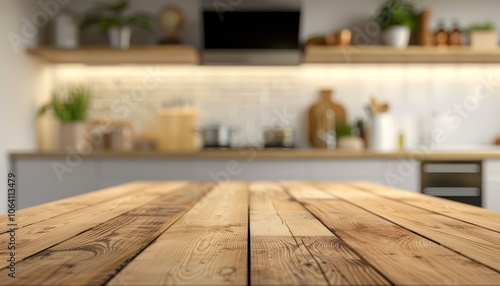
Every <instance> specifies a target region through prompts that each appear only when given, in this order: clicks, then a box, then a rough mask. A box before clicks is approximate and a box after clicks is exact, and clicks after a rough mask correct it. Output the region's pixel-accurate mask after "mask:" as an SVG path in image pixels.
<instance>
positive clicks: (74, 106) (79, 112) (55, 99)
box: [38, 86, 92, 122]
mask: <svg viewBox="0 0 500 286" xmlns="http://www.w3.org/2000/svg"><path fill="white" fill-rule="evenodd" d="M91 94H92V93H91V91H90V89H88V88H87V87H84V86H75V87H71V88H69V90H68V92H67V95H66V96H63V95H62V93H61V92H54V93H53V94H52V101H51V102H49V103H48V104H46V105H44V106H42V108H40V110H39V112H38V115H42V114H44V113H45V112H47V111H48V110H50V109H52V110H53V111H54V113H55V114H56V116H57V117H58V118H59V120H61V122H74V121H84V120H85V119H86V118H87V109H88V106H89V101H90V97H91Z"/></svg>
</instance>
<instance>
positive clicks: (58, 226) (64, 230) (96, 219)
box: [0, 182, 182, 269]
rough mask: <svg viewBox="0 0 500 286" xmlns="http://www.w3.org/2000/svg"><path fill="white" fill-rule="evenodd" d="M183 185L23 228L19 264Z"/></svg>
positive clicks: (3, 238)
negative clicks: (20, 261)
mask: <svg viewBox="0 0 500 286" xmlns="http://www.w3.org/2000/svg"><path fill="white" fill-rule="evenodd" d="M181 185H182V184H181V183H178V182H175V183H159V184H154V185H152V186H151V187H145V188H144V189H141V190H140V191H138V192H137V193H134V194H133V195H128V196H124V197H118V198H116V199H113V200H110V201H106V202H103V203H98V204H95V205H92V206H89V207H87V208H84V209H79V210H75V211H73V212H69V213H65V214H64V215H59V216H57V217H53V218H51V219H49V220H45V221H41V222H38V223H34V224H32V225H30V226H27V227H24V228H21V229H19V230H17V232H16V236H17V244H18V250H17V256H16V257H17V260H18V261H19V260H22V259H24V258H26V257H28V256H31V255H33V254H35V253H37V252H39V251H42V250H44V249H46V248H49V247H51V246H53V245H55V244H57V243H59V242H61V241H63V240H66V239H68V238H71V237H73V236H75V235H77V234H79V233H81V232H83V231H86V230H88V229H90V228H92V227H95V226H96V225H98V224H100V223H103V222H106V221H108V220H110V219H112V218H114V217H116V216H119V215H121V214H123V213H125V212H127V211H130V210H132V209H134V208H137V207H138V206H140V205H143V204H145V203H148V202H150V201H152V200H155V199H156V197H157V196H158V195H159V194H164V193H167V192H170V191H172V190H174V189H176V188H178V187H179V186H181ZM9 238H10V237H9V233H4V234H1V235H0V245H7V243H8V241H9ZM9 252H10V251H9V250H8V249H7V248H3V249H0V256H1V257H6V256H7V255H8V253H9ZM7 265H8V263H7V261H6V260H2V261H0V269H1V268H4V267H6V266H7Z"/></svg>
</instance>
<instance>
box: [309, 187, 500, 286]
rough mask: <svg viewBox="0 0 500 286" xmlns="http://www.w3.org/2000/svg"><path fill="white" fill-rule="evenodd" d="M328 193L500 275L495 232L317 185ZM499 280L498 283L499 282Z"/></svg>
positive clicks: (358, 192) (353, 190)
mask: <svg viewBox="0 0 500 286" xmlns="http://www.w3.org/2000/svg"><path fill="white" fill-rule="evenodd" d="M318 185H319V186H321V187H323V189H324V190H325V191H326V192H328V193H329V194H331V195H333V196H336V197H338V198H342V199H344V200H347V201H349V202H350V203H352V204H354V205H356V206H358V207H361V208H363V209H365V210H367V211H369V212H371V213H373V214H375V215H378V216H380V217H382V218H384V219H386V220H388V221H390V222H392V223H394V224H397V225H399V226H401V227H403V228H406V229H408V230H410V231H412V232H415V233H418V234H419V235H421V236H423V237H426V238H428V239H430V240H432V241H435V242H437V243H439V244H441V245H443V246H444V247H447V248H448V249H450V250H452V251H455V252H456V253H458V254H461V255H463V256H466V257H468V258H470V259H473V260H475V261H477V262H478V263H481V264H483V265H485V266H487V267H490V268H491V269H494V270H495V271H498V272H500V259H498V257H500V236H498V233H497V232H494V231H491V230H489V229H485V228H482V227H478V226H476V225H474V224H470V223H467V222H463V221H460V220H456V219H452V218H450V217H447V216H443V215H441V214H437V213H434V212H431V211H428V210H425V209H421V208H417V207H414V206H411V205H407V204H402V203H399V202H397V201H393V200H390V199H387V198H384V197H381V196H377V195H376V194H373V193H371V192H365V191H362V190H358V189H356V188H354V187H350V186H348V185H342V184H338V183H324V184H318ZM499 281H500V280H499Z"/></svg>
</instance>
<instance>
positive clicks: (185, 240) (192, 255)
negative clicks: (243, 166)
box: [0, 182, 500, 285]
mask: <svg viewBox="0 0 500 286" xmlns="http://www.w3.org/2000/svg"><path fill="white" fill-rule="evenodd" d="M14 218H15V220H14V221H13V222H12V221H11V223H17V221H19V222H22V223H21V224H19V225H18V229H17V230H16V235H15V236H14V237H19V238H22V240H23V241H22V244H21V243H19V245H17V246H18V249H17V250H16V256H15V258H16V264H15V269H14V270H16V273H15V275H16V278H15V279H11V278H9V277H7V275H8V274H9V273H10V272H11V271H12V269H9V268H8V266H9V261H8V260H2V261H1V262H0V268H1V270H0V272H2V273H1V275H3V277H5V278H4V279H3V284H5V285H40V284H47V285H72V284H80V285H83V284H85V285H498V281H500V260H499V259H498V257H500V213H498V212H493V211H489V210H485V209H481V208H478V207H474V206H469V205H464V204H461V203H456V202H452V201H448V200H443V199H439V198H434V197H430V196H426V195H422V194H414V193H410V192H404V191H400V190H396V189H391V188H388V187H384V186H382V185H375V184H367V183H305V182H294V183H283V184H279V183H274V182H265V183H264V182H233V183H225V184H213V183H190V182H168V183H167V182H135V183H130V184H126V185H121V186H116V187H112V188H109V189H106V190H101V191H97V192H92V193H88V194H84V195H80V196H76V197H71V198H67V199H64V200H61V201H57V202H53V203H49V204H45V205H40V206H36V207H32V208H28V209H24V210H20V211H19V212H18V213H16V216H15V217H14ZM6 220H7V218H6V216H5V217H4V221H2V223H3V224H4V225H6V224H7V221H6ZM0 237H1V241H3V242H4V244H5V245H7V242H8V241H9V239H10V237H11V234H10V233H9V232H7V231H3V232H2V233H1V234H0ZM11 241H12V240H11ZM19 242H21V241H19ZM9 252H11V250H7V247H5V249H2V250H0V253H1V254H2V255H3V257H8V255H9ZM11 266H12V265H11Z"/></svg>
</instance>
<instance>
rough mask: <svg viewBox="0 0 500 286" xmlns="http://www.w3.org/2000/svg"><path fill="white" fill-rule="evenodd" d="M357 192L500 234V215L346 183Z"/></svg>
mask: <svg viewBox="0 0 500 286" xmlns="http://www.w3.org/2000/svg"><path fill="white" fill-rule="evenodd" d="M347 185H349V186H353V187H355V188H357V189H358V190H362V191H366V192H371V193H373V194H376V195H378V196H381V197H384V198H386V199H390V200H393V201H397V202H400V203H403V204H407V205H411V206H413V207H417V208H420V209H424V210H427V211H430V212H433V213H437V214H440V215H443V216H447V217H449V218H452V219H456V220H460V221H463V222H467V223H470V224H473V225H476V226H479V227H482V228H486V229H489V230H492V231H495V232H498V233H500V213H498V212H494V211H491V210H488V209H484V208H480V207H476V206H471V205H467V204H464V203H459V202H455V201H451V200H447V199H443V198H439V197H433V196H430V195H426V194H414V193H412V192H409V191H403V190H399V189H395V188H392V187H387V186H383V185H378V184H373V183H361V182H357V183H348V184H347Z"/></svg>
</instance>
